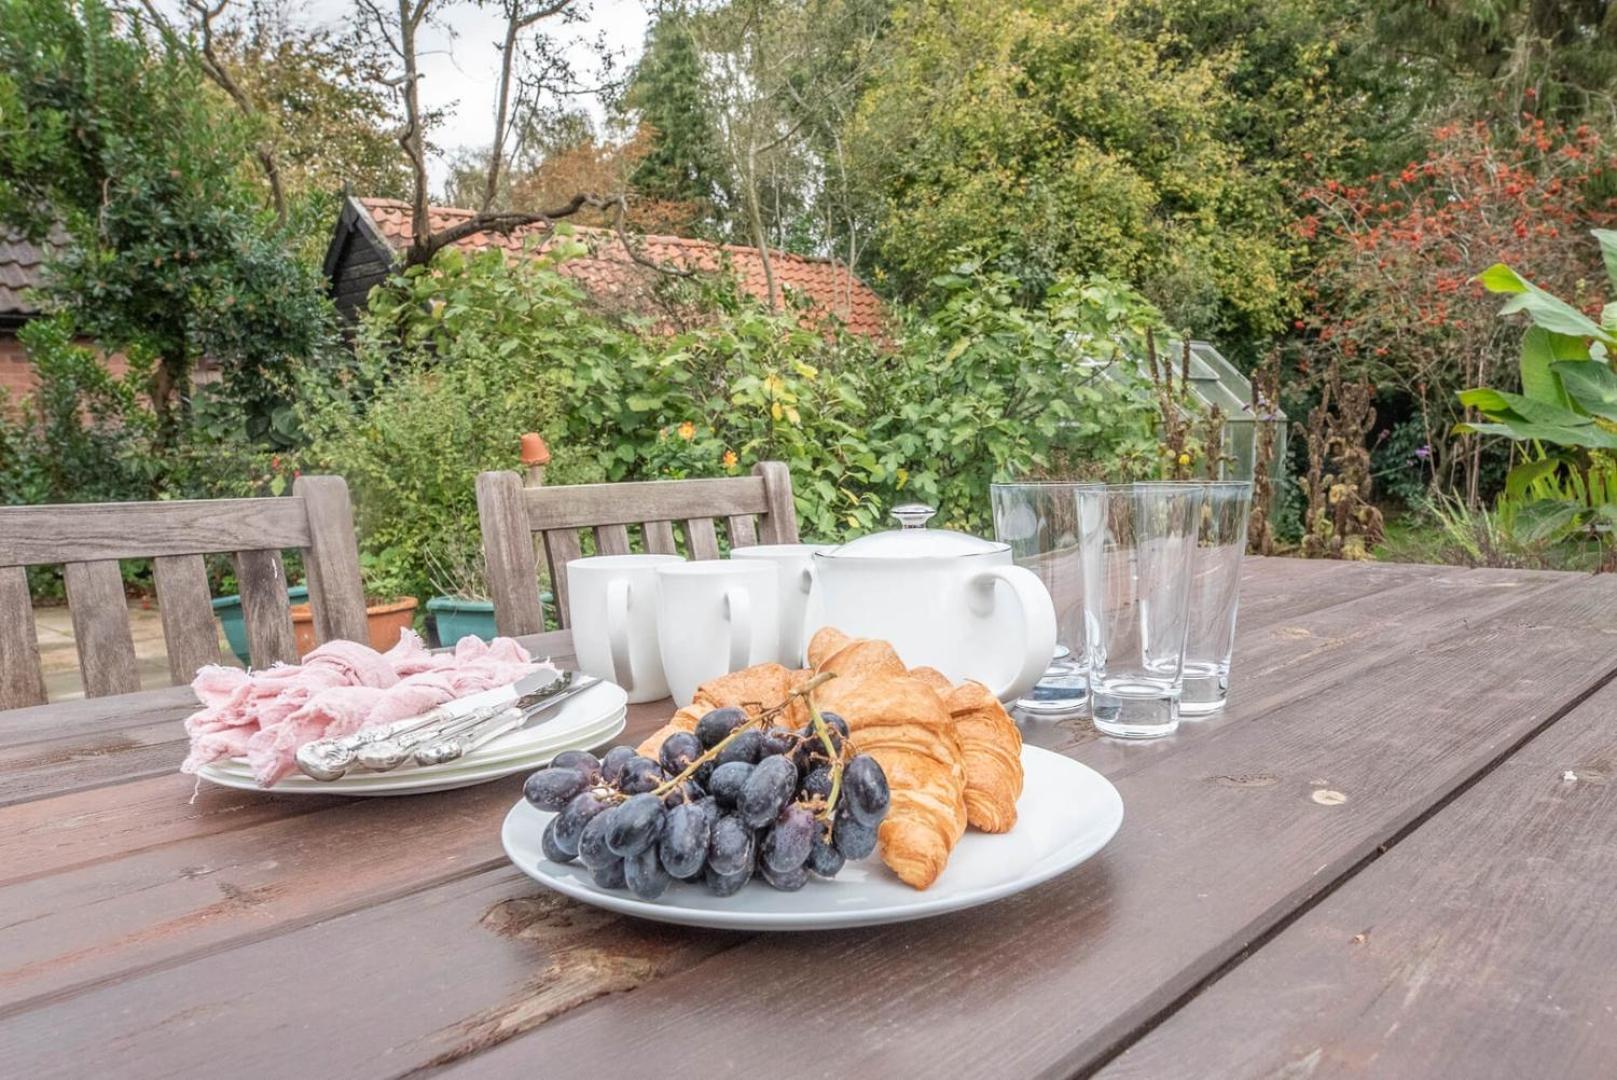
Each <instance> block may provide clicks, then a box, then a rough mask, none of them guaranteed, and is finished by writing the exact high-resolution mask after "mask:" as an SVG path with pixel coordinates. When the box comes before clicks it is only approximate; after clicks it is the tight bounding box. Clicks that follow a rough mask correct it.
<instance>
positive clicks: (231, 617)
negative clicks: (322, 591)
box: [213, 585, 309, 664]
mask: <svg viewBox="0 0 1617 1080" xmlns="http://www.w3.org/2000/svg"><path fill="white" fill-rule="evenodd" d="M286 598H287V600H288V601H290V602H291V603H294V604H301V603H303V602H304V601H306V600H308V599H309V590H308V587H307V586H304V585H294V586H292V587H291V588H290V589H288V590H286ZM213 613H214V615H215V616H217V617H218V619H219V625H220V626H223V627H224V628H225V640H226V641H228V642H230V651H231V652H233V653H235V654H236V659H237V660H240V661H241V662H242V663H243V664H248V663H251V662H252V661H251V660H249V659H248V654H247V621H246V619H245V618H244V617H243V616H242V612H241V597H239V596H216V597H214V600H213Z"/></svg>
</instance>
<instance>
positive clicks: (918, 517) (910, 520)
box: [893, 503, 937, 529]
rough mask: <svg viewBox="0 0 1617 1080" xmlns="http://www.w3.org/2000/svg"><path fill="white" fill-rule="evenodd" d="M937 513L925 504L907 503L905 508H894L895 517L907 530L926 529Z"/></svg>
mask: <svg viewBox="0 0 1617 1080" xmlns="http://www.w3.org/2000/svg"><path fill="white" fill-rule="evenodd" d="M936 513H937V511H936V510H934V509H932V508H931V507H930V506H927V505H926V504H924V503H905V504H904V505H903V506H895V507H893V517H895V518H897V519H898V523H899V525H901V526H902V527H903V528H906V529H924V528H926V523H927V522H928V521H930V520H932V515H933V514H936Z"/></svg>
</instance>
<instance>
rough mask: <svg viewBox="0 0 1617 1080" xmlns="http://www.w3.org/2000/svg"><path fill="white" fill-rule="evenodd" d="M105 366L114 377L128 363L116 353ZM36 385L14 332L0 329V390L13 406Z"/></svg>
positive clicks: (31, 370)
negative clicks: (2, 390)
mask: <svg viewBox="0 0 1617 1080" xmlns="http://www.w3.org/2000/svg"><path fill="white" fill-rule="evenodd" d="M84 344H88V342H84ZM106 365H107V370H108V371H110V372H112V373H113V374H114V375H122V374H123V373H124V372H125V371H128V370H129V365H128V363H127V362H126V361H125V360H124V358H123V356H122V355H121V354H118V353H114V354H113V355H112V356H110V357H107V358H106ZM38 384H39V377H38V375H36V374H35V372H34V365H33V364H31V363H29V361H28V356H27V354H26V353H25V352H24V351H23V347H22V342H20V341H18V340H17V335H16V332H15V331H13V330H10V329H5V328H0V388H4V389H5V391H6V393H7V394H9V395H10V396H11V403H12V405H13V406H15V405H16V403H17V402H18V401H19V400H21V399H22V398H23V397H24V396H25V395H27V394H29V393H32V392H33V389H34V387H35V386H37V385H38Z"/></svg>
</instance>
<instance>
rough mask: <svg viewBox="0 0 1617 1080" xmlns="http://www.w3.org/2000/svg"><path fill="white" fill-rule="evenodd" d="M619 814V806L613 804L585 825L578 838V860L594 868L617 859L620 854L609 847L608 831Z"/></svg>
mask: <svg viewBox="0 0 1617 1080" xmlns="http://www.w3.org/2000/svg"><path fill="white" fill-rule="evenodd" d="M617 815H618V807H616V806H613V807H610V808H608V809H607V810H606V811H605V812H603V813H600V814H596V815H595V817H593V818H591V819H590V822H589V824H588V825H585V826H584V832H583V834H582V835H580V836H579V838H578V861H579V862H581V863H583V864H584V865H585V866H587V867H589V868H590V869H591V870H594V869H595V868H596V867H598V866H605V865H606V864H607V863H609V862H612V861H613V860H614V859H617V858H618V856H617V855H615V854H614V853H613V852H612V849H611V848H609V847H607V844H606V835H607V831H608V830H609V829H611V827H612V821H613V819H614V818H616V817H617Z"/></svg>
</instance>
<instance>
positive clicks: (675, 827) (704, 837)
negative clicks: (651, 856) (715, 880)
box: [657, 803, 713, 878]
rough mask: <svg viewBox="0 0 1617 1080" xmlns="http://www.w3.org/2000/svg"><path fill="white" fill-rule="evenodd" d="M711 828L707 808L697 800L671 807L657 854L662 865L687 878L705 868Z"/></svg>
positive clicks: (676, 875) (675, 874) (671, 871)
mask: <svg viewBox="0 0 1617 1080" xmlns="http://www.w3.org/2000/svg"><path fill="white" fill-rule="evenodd" d="M712 832H713V825H712V823H711V822H710V821H708V818H707V811H705V810H703V809H702V807H701V806H700V805H699V804H697V803H685V804H683V805H681V806H676V807H674V808H673V809H672V810H670V811H668V822H667V824H666V825H664V826H663V835H662V839H660V840H658V841H657V854H658V856H659V857H660V858H661V859H662V861H663V866H665V867H666V868H667V869H668V872H669V873H670V874H672V875H674V876H675V877H677V878H688V877H690V876H691V875H692V874H694V873H696V872H697V871H698V870H700V869H702V863H703V862H705V861H706V860H707V843H708V839H709V837H710V836H711V835H712Z"/></svg>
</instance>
